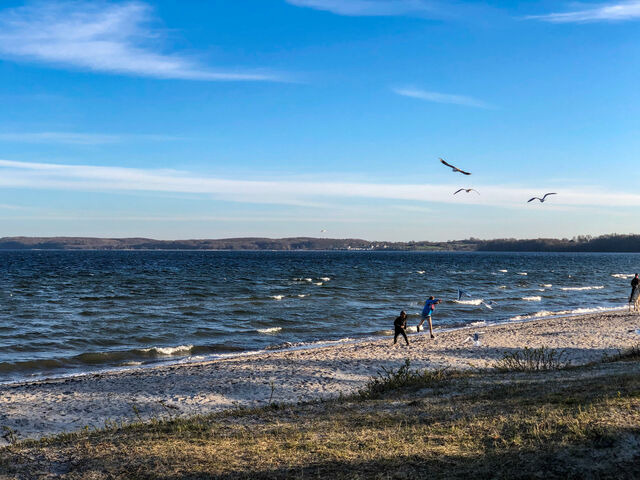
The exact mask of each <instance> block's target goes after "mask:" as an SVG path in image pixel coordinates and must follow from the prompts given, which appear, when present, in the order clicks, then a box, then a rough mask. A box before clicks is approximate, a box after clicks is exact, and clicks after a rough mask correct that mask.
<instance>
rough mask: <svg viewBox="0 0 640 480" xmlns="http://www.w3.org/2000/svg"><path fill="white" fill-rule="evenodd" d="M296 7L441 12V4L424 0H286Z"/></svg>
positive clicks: (360, 11) (363, 12)
mask: <svg viewBox="0 0 640 480" xmlns="http://www.w3.org/2000/svg"><path fill="white" fill-rule="evenodd" d="M286 1H287V3H290V4H291V5H296V6H298V7H309V8H315V9H316V10H324V11H327V12H332V13H335V14H338V15H349V16H397V15H429V14H432V15H434V14H439V13H441V12H442V8H441V4H440V3H439V2H434V1H426V0H286Z"/></svg>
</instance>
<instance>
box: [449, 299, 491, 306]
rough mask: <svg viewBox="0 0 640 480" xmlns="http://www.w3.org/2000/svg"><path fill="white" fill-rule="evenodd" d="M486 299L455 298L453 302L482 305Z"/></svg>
mask: <svg viewBox="0 0 640 480" xmlns="http://www.w3.org/2000/svg"><path fill="white" fill-rule="evenodd" d="M483 301H484V300H483V299H482V298H474V299H472V300H453V303H459V304H460V305H480V304H481V303H482V302H483Z"/></svg>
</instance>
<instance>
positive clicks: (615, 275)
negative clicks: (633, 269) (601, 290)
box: [611, 273, 634, 278]
mask: <svg viewBox="0 0 640 480" xmlns="http://www.w3.org/2000/svg"><path fill="white" fill-rule="evenodd" d="M611 276H612V277H615V278H633V277H634V274H633V273H612V274H611Z"/></svg>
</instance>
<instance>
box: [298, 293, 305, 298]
mask: <svg viewBox="0 0 640 480" xmlns="http://www.w3.org/2000/svg"><path fill="white" fill-rule="evenodd" d="M306 296H307V295H306V294H305V293H300V294H299V295H298V298H304V297H306Z"/></svg>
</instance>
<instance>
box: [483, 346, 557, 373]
mask: <svg viewBox="0 0 640 480" xmlns="http://www.w3.org/2000/svg"><path fill="white" fill-rule="evenodd" d="M564 356H565V351H564V350H561V351H560V352H558V351H557V350H555V349H552V348H551V349H549V348H546V347H541V348H529V347H525V348H524V350H520V351H517V352H505V353H504V355H503V357H502V358H501V359H500V360H498V361H497V362H496V363H495V365H494V366H495V368H496V369H498V370H499V371H501V372H539V371H544V370H559V369H561V368H567V367H568V366H569V362H568V361H564V360H563V357H564Z"/></svg>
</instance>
